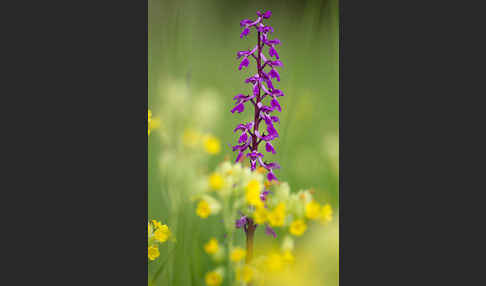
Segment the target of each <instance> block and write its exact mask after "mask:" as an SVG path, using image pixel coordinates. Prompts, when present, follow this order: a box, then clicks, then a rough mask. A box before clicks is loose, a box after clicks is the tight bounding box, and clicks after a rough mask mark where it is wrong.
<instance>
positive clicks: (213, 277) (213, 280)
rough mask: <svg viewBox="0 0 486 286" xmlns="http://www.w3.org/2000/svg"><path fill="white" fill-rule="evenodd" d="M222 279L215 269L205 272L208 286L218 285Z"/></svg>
mask: <svg viewBox="0 0 486 286" xmlns="http://www.w3.org/2000/svg"><path fill="white" fill-rule="evenodd" d="M222 281H223V277H221V274H219V273H218V272H216V271H211V272H208V273H207V274H206V285H208V286H219V285H221V282H222Z"/></svg>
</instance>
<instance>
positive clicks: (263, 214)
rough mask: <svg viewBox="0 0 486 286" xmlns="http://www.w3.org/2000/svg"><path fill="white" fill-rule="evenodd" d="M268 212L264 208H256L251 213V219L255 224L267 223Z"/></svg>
mask: <svg viewBox="0 0 486 286" xmlns="http://www.w3.org/2000/svg"><path fill="white" fill-rule="evenodd" d="M267 216H268V211H267V210H266V209H265V207H257V208H256V209H255V212H254V213H253V219H254V220H255V223H256V224H264V223H265V222H266V221H267Z"/></svg>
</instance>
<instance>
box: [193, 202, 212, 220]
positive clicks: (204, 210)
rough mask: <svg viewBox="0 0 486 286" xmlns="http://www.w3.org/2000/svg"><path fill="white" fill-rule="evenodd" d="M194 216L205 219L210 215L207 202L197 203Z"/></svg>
mask: <svg viewBox="0 0 486 286" xmlns="http://www.w3.org/2000/svg"><path fill="white" fill-rule="evenodd" d="M196 214H197V215H198V216H199V217H201V218H207V217H208V216H209V215H210V214H211V209H210V208H209V204H208V202H206V201H205V200H201V201H199V203H198V204H197V209H196Z"/></svg>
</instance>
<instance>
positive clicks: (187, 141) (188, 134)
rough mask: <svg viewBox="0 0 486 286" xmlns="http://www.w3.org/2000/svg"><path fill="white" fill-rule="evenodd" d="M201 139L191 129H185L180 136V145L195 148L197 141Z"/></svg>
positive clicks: (198, 134) (199, 135) (197, 133)
mask: <svg viewBox="0 0 486 286" xmlns="http://www.w3.org/2000/svg"><path fill="white" fill-rule="evenodd" d="M200 139H201V134H200V133H199V132H197V131H194V130H192V129H186V130H185V131H184V134H183V135H182V144H184V145H185V146H187V147H195V146H196V145H197V144H198V143H199V140H200Z"/></svg>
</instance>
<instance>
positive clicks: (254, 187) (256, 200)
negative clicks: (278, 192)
mask: <svg viewBox="0 0 486 286" xmlns="http://www.w3.org/2000/svg"><path fill="white" fill-rule="evenodd" d="M261 191H262V185H261V184H260V182H259V181H258V180H256V179H252V180H250V181H249V182H248V185H246V201H247V202H248V203H249V204H250V205H254V206H256V207H261V206H263V202H262V200H261V199H260V192H261Z"/></svg>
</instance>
